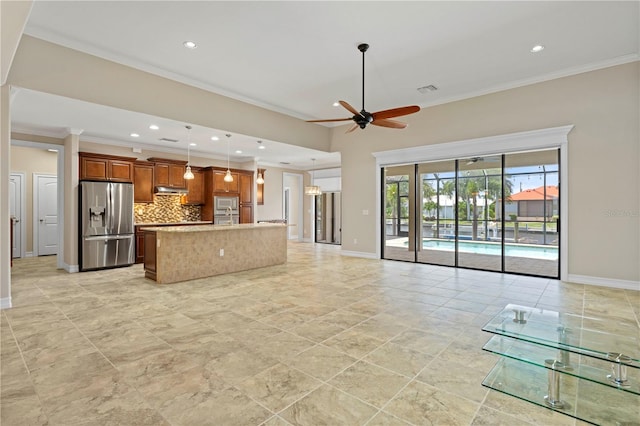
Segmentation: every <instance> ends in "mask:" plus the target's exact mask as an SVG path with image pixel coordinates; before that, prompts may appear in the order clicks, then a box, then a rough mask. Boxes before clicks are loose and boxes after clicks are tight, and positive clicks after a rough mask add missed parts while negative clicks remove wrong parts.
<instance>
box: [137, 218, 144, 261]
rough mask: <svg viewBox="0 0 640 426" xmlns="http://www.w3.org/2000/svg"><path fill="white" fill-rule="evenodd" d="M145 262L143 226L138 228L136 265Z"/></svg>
mask: <svg viewBox="0 0 640 426" xmlns="http://www.w3.org/2000/svg"><path fill="white" fill-rule="evenodd" d="M142 262H144V232H143V231H142V226H136V263H142Z"/></svg>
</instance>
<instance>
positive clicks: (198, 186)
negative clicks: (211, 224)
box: [183, 167, 204, 205]
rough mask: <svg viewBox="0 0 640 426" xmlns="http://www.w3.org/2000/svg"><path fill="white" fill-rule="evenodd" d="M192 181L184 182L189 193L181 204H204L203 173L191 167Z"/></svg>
mask: <svg viewBox="0 0 640 426" xmlns="http://www.w3.org/2000/svg"><path fill="white" fill-rule="evenodd" d="M191 172H192V173H193V179H189V180H186V183H187V189H188V190H189V193H188V194H187V195H186V196H185V201H184V203H183V204H189V205H198V204H204V173H203V172H202V170H201V169H199V168H198V167H191Z"/></svg>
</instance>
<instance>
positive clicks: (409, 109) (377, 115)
mask: <svg viewBox="0 0 640 426" xmlns="http://www.w3.org/2000/svg"><path fill="white" fill-rule="evenodd" d="M418 111H420V107H419V106H417V105H411V106H405V107H400V108H393V109H386V110H384V111H378V112H374V113H373V114H371V115H373V120H374V121H375V120H380V119H382V120H384V119H385V118H393V117H400V116H401V115H409V114H413V113H416V112H418Z"/></svg>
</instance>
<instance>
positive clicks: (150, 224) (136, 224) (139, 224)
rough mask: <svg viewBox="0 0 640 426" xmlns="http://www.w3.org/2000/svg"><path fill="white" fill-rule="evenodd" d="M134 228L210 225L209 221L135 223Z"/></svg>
mask: <svg viewBox="0 0 640 426" xmlns="http://www.w3.org/2000/svg"><path fill="white" fill-rule="evenodd" d="M133 225H134V226H168V225H170V226H182V225H189V226H191V225H211V221H209V220H185V221H182V222H136V223H134V224H133Z"/></svg>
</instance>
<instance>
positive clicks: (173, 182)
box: [147, 157, 187, 188]
mask: <svg viewBox="0 0 640 426" xmlns="http://www.w3.org/2000/svg"><path fill="white" fill-rule="evenodd" d="M147 160H148V161H150V162H152V163H154V164H155V167H154V184H155V186H166V187H169V188H184V187H186V183H185V181H184V170H185V166H186V165H187V162H186V161H180V160H168V159H164V158H155V157H154V158H148V159H147Z"/></svg>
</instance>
